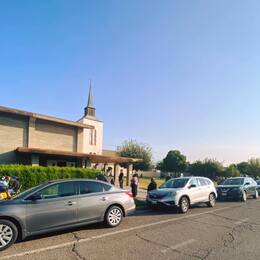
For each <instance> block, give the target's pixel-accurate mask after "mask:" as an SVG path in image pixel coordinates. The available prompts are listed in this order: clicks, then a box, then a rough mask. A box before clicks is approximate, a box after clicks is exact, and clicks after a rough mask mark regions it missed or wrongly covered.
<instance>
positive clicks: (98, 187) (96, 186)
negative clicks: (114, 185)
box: [79, 181, 109, 194]
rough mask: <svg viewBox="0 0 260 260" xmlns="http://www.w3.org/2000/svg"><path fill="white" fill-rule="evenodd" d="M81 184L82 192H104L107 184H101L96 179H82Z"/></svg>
mask: <svg viewBox="0 0 260 260" xmlns="http://www.w3.org/2000/svg"><path fill="white" fill-rule="evenodd" d="M79 185H80V194H89V193H96V192H103V191H104V185H105V184H101V183H99V182H95V181H81V182H80V184H79ZM106 186H109V185H106Z"/></svg>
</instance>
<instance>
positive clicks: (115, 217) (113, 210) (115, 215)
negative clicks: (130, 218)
mask: <svg viewBox="0 0 260 260" xmlns="http://www.w3.org/2000/svg"><path fill="white" fill-rule="evenodd" d="M122 219H123V211H122V209H121V208H120V207H118V206H112V207H110V208H109V209H108V210H107V212H106V215H105V223H106V224H107V226H109V227H116V226H118V225H119V224H120V223H121V221H122Z"/></svg>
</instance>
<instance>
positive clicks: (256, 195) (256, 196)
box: [254, 190, 259, 199]
mask: <svg viewBox="0 0 260 260" xmlns="http://www.w3.org/2000/svg"><path fill="white" fill-rule="evenodd" d="M258 197H259V194H258V191H257V190H255V195H254V199H258Z"/></svg>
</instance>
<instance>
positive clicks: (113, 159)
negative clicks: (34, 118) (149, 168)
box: [15, 147, 142, 164]
mask: <svg viewBox="0 0 260 260" xmlns="http://www.w3.org/2000/svg"><path fill="white" fill-rule="evenodd" d="M15 151H16V152H18V153H27V154H43V155H53V156H64V157H74V158H83V159H89V160H90V161H91V162H92V163H130V164H133V163H138V162H142V159H136V158H128V157H119V156H105V155H99V154H89V153H78V152H68V151H62V150H53V149H41V148H36V147H33V148H28V147H17V148H16V150H15Z"/></svg>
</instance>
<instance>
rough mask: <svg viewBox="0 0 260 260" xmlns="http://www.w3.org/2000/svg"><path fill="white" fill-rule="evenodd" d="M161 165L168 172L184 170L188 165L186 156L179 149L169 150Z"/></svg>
mask: <svg viewBox="0 0 260 260" xmlns="http://www.w3.org/2000/svg"><path fill="white" fill-rule="evenodd" d="M161 166H162V168H163V169H164V170H165V171H168V172H174V173H179V172H183V171H185V170H186V167H187V161H186V156H184V155H183V154H181V152H180V151H178V150H174V151H169V152H168V154H167V156H166V157H165V158H164V159H163V163H162V164H161Z"/></svg>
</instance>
